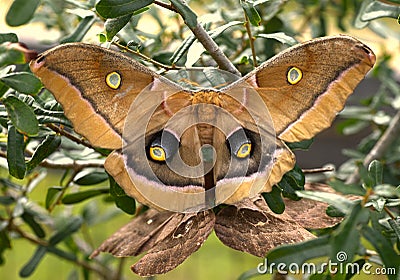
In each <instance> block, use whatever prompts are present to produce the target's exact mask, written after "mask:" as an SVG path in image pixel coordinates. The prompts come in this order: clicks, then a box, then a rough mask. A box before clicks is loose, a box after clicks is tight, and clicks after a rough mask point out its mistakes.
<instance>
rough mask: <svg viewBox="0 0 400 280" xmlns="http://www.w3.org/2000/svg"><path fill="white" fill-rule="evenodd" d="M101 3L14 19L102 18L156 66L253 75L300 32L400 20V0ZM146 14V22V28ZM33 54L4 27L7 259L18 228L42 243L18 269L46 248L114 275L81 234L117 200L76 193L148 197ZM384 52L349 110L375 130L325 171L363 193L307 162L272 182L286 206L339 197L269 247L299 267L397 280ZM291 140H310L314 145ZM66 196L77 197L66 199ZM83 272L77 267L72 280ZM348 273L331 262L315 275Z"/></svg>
mask: <svg viewBox="0 0 400 280" xmlns="http://www.w3.org/2000/svg"><path fill="white" fill-rule="evenodd" d="M96 2H97V1H94V0H91V1H78V0H69V1H60V0H48V1H39V0H29V1H25V0H23V1H20V0H14V1H13V3H12V5H11V7H10V8H9V10H8V12H7V15H6V22H7V24H8V25H9V26H20V25H24V24H29V22H32V21H37V22H41V23H42V24H43V25H45V26H46V28H48V29H55V30H58V31H59V32H60V37H59V38H52V39H51V42H50V43H66V42H77V41H82V40H84V39H86V37H85V36H86V35H87V33H88V32H89V31H90V30H91V29H93V28H94V27H96V26H104V32H102V33H101V34H99V36H98V39H97V40H98V41H101V42H102V43H106V44H115V45H117V46H118V47H120V48H122V49H123V50H125V51H127V52H128V53H130V54H131V55H134V56H135V59H138V60H141V61H142V62H143V63H144V64H146V65H147V66H148V67H153V68H155V69H157V70H159V72H165V71H169V70H172V69H179V68H181V67H191V66H215V67H217V66H218V67H220V68H222V69H226V70H228V71H231V72H234V73H235V71H237V70H236V69H238V70H239V71H240V72H241V74H245V73H247V72H249V71H250V70H252V69H253V68H254V66H257V65H258V64H260V63H261V62H262V61H265V60H267V59H268V58H269V57H271V56H272V55H274V54H275V53H277V52H279V51H280V50H282V49H284V48H285V47H287V46H290V45H294V44H296V43H297V42H298V41H303V40H304V38H307V37H319V36H324V35H326V34H332V33H337V32H342V33H350V34H351V32H352V31H353V30H354V27H356V28H364V30H366V32H367V31H368V32H370V33H369V34H377V36H382V37H384V38H387V39H388V40H389V39H390V40H400V34H399V33H398V25H397V22H396V20H392V19H398V17H399V13H400V12H399V11H400V6H399V4H400V3H399V1H397V0H392V1H385V2H380V1H376V0H366V1H357V0H355V1H344V0H343V1H306V0H302V1H289V2H286V1H284V0H272V1H267V0H258V1H252V0H239V1H233V0H225V1H207V2H204V1H190V2H189V3H188V4H189V5H187V4H186V3H184V2H182V1H181V0H170V2H161V1H154V0H147V1H140V0H100V1H98V2H97V3H96ZM382 18H385V19H384V20H382ZM145 20H147V21H149V22H150V23H148V24H149V25H151V30H152V31H150V30H147V28H143V24H142V23H143V21H145ZM396 29H397V32H396ZM153 30H154V31H153ZM202 31H205V32H202ZM40 39H42V40H46V41H48V40H49V38H40ZM92 40H93V39H92ZM213 44H214V45H213ZM213 46H218V50H219V51H221V50H223V52H224V53H225V55H226V57H227V59H226V58H222V59H221V58H220V57H219V56H218V55H220V54H218V51H215V49H213V48H212V47H213ZM32 56H34V54H33V53H32V51H30V50H29V49H27V48H26V47H25V46H24V45H23V44H21V43H19V38H18V37H17V35H16V34H13V33H2V34H0V102H1V104H0V125H1V127H2V134H1V136H2V139H3V141H1V142H0V156H1V157H3V158H5V159H7V163H6V165H7V166H6V168H7V171H6V172H3V173H2V174H5V173H7V174H9V175H5V176H3V178H0V190H1V193H0V264H3V263H4V262H6V261H7V258H6V257H7V250H10V249H11V248H12V244H13V243H14V242H16V240H17V238H22V239H26V240H28V241H29V242H31V243H32V244H34V245H35V246H37V247H36V248H37V249H36V251H35V252H34V254H33V256H32V257H31V259H30V260H29V261H28V262H27V263H25V264H21V265H20V267H19V268H18V269H19V274H20V276H21V277H29V276H31V275H32V273H33V272H34V270H35V268H36V267H37V266H38V265H40V260H41V259H42V258H43V257H44V256H45V255H46V254H53V255H56V256H57V257H59V258H60V259H64V260H66V261H69V262H73V263H75V264H76V268H77V269H79V268H80V269H82V275H83V278H84V279H89V275H91V274H95V275H96V278H108V279H110V278H111V276H119V275H120V271H119V270H118V269H115V268H114V267H113V266H112V265H110V259H107V258H103V259H100V260H97V261H94V260H89V259H88V255H89V254H90V253H91V251H92V250H93V247H92V244H91V242H90V240H89V239H90V238H78V237H76V233H77V232H84V231H85V227H91V226H94V225H95V224H96V223H101V222H103V221H105V220H109V219H112V218H113V217H114V213H116V208H115V207H113V206H112V207H110V206H108V208H107V209H112V210H110V211H109V212H107V213H105V214H101V215H97V213H93V212H91V211H90V207H89V206H88V205H89V204H86V206H83V207H82V202H87V201H91V200H94V199H95V198H102V200H96V201H99V203H101V204H106V205H109V204H110V202H111V203H112V202H114V203H115V205H116V206H117V207H118V208H120V209H122V210H123V211H125V212H126V213H129V214H134V213H135V212H137V211H140V208H139V207H138V209H136V208H135V201H134V200H133V199H132V198H130V197H127V196H126V195H125V193H124V192H123V190H122V189H121V188H120V187H119V186H118V185H116V184H115V182H114V181H113V180H112V178H108V176H107V174H105V172H104V169H103V161H102V159H103V157H104V155H106V154H107V153H108V152H109V151H104V150H96V149H93V147H91V146H90V145H89V144H88V143H87V142H86V141H85V140H84V139H81V138H80V136H78V135H76V134H75V133H74V132H73V130H72V127H71V125H70V123H69V121H68V120H67V119H66V118H65V117H64V115H63V113H62V108H60V106H59V105H58V104H57V103H56V102H55V101H54V99H53V98H52V95H51V94H50V93H49V92H48V91H46V90H41V84H40V81H39V80H38V79H37V78H36V77H35V76H33V75H32V74H31V73H30V72H29V68H28V66H27V63H28V62H29V60H30V59H31V58H32ZM390 62H391V56H390V55H388V54H387V55H385V54H382V55H381V57H379V64H378V65H377V66H376V67H375V68H374V70H373V73H372V75H373V77H374V78H375V79H378V80H379V82H380V86H379V89H378V90H377V91H376V93H375V94H374V95H372V96H370V97H368V98H366V99H365V100H363V101H362V103H361V104H360V105H358V106H352V107H347V108H346V109H345V110H344V111H343V113H342V114H341V116H342V118H343V119H344V120H343V121H342V122H341V124H340V125H339V129H340V132H341V133H343V134H345V135H352V134H355V133H357V132H360V131H364V132H367V134H368V135H367V136H365V137H364V139H363V140H362V141H361V142H360V143H359V145H358V146H357V147H355V148H354V149H352V150H346V151H344V152H345V154H346V155H347V156H348V157H349V160H348V162H346V163H345V164H344V165H343V166H341V167H340V168H339V170H338V172H337V173H336V174H335V175H334V176H333V177H332V178H330V179H329V182H330V185H331V186H332V188H333V189H335V190H336V191H337V192H338V193H341V194H343V195H353V196H357V198H356V199H355V200H354V199H350V198H349V197H345V196H339V195H328V194H326V193H311V192H307V191H303V190H302V186H303V185H304V182H303V181H304V177H303V175H302V172H301V170H300V168H299V167H296V169H295V170H293V171H291V173H288V174H287V175H286V176H285V177H284V179H283V180H282V182H281V183H280V184H278V186H275V187H274V190H273V192H272V193H270V194H265V197H266V199H267V201H269V203H270V207H271V208H272V209H274V210H275V211H276V212H282V211H283V209H284V205H282V203H283V201H282V199H281V195H282V194H283V195H284V196H286V197H290V198H291V199H300V198H301V197H303V198H309V199H314V200H319V201H324V202H327V203H328V204H330V205H332V206H333V207H330V208H328V211H329V212H330V213H333V214H336V215H344V216H345V219H344V220H343V222H342V223H341V224H340V225H339V226H338V227H336V228H333V229H325V230H323V231H321V232H317V234H318V235H319V237H318V238H317V239H315V240H311V241H307V242H304V243H301V244H295V245H286V246H281V247H278V248H276V249H274V250H272V251H270V252H269V253H268V255H267V258H268V261H270V262H275V263H283V264H290V263H297V264H299V265H300V264H301V263H303V262H306V261H307V260H310V259H312V258H316V257H327V258H329V259H330V260H331V261H333V262H337V261H339V262H340V263H342V264H348V263H359V264H365V263H376V264H378V265H380V266H382V267H385V268H391V267H394V268H396V269H397V276H396V275H394V274H387V278H388V279H398V277H399V270H400V269H399V267H400V257H399V251H400V217H399V208H400V207H399V206H400V189H399V184H400V183H399V182H400V171H399V170H400V169H399V166H400V148H399V147H400V137H396V136H397V135H399V131H400V129H399V127H400V120H399V118H400V117H399V116H400V87H399V84H398V82H397V81H396V79H395V72H394V69H392V68H391V66H390V65H391V64H390ZM393 135H394V136H393ZM390 136H391V137H390ZM292 145H293V147H300V148H307V147H308V146H309V145H310V143H300V144H292ZM371 150H373V151H374V154H373V157H371ZM375 152H376V153H375ZM373 159H378V160H373ZM2 169H4V168H2ZM51 170H63V172H64V173H63V175H62V178H61V179H60V182H59V185H57V186H49V187H48V188H47V193H46V194H44V195H42V196H41V198H40V199H39V200H34V199H32V192H34V190H35V188H36V187H37V185H38V184H39V183H40V182H41V181H43V180H46V179H47V177H48V176H49V175H48V174H50V173H51ZM359 178H360V179H359ZM345 180H347V181H348V182H347V183H345V182H344V181H345ZM107 182H109V183H107ZM108 185H109V186H110V187H109V186H108ZM66 205H72V206H73V208H72V210H71V208H68V207H66ZM57 210H59V211H57ZM118 212H121V211H118ZM60 244H62V246H60ZM340 252H345V258H343V259H339V258H342V257H343V256H342V255H339V253H340ZM76 275H77V274H76V271H74V272H72V273H71V277H72V278H71V279H74V278H73V277H77V276H76ZM256 275H258V272H257V271H256V270H252V271H247V272H245V273H244V274H243V275H242V276H241V277H240V278H241V279H247V278H251V277H253V276H256ZM352 276H353V275H351V273H348V274H347V275H346V273H337V274H334V275H333V274H329V271H325V272H322V273H319V274H318V273H317V274H315V275H312V276H311V277H310V279H350V278H351V277H352ZM121 277H122V276H121ZM114 279H117V278H114Z"/></svg>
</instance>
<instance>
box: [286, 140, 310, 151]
mask: <svg viewBox="0 0 400 280" xmlns="http://www.w3.org/2000/svg"><path fill="white" fill-rule="evenodd" d="M313 142H314V139H313V138H311V139H308V140H303V141H300V142H293V143H286V145H287V146H288V147H289V148H290V149H291V150H308V149H309V148H310V146H311V144H312V143H313Z"/></svg>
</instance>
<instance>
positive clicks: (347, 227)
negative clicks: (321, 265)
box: [330, 203, 369, 263]
mask: <svg viewBox="0 0 400 280" xmlns="http://www.w3.org/2000/svg"><path fill="white" fill-rule="evenodd" d="M339 209H340V208H339ZM368 221H369V211H368V209H366V208H364V207H362V206H361V203H358V204H356V205H355V206H354V207H353V209H352V211H351V213H350V215H349V216H348V217H347V218H346V219H345V220H344V221H343V222H342V223H341V224H340V226H339V228H338V229H337V230H336V231H335V232H334V234H333V235H332V236H331V241H330V242H331V247H332V255H331V260H335V262H336V261H337V262H340V263H348V262H351V261H352V260H353V258H354V256H355V254H356V252H357V250H358V247H359V245H360V233H359V231H358V229H359V228H360V227H362V226H364V225H367V224H368Z"/></svg>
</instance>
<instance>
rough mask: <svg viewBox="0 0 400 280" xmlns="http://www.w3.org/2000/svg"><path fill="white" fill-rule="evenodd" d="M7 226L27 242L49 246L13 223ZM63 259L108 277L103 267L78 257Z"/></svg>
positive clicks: (107, 272)
mask: <svg viewBox="0 0 400 280" xmlns="http://www.w3.org/2000/svg"><path fill="white" fill-rule="evenodd" d="M9 228H10V230H12V231H14V232H16V233H18V235H19V236H21V237H22V238H24V239H26V240H28V241H29V242H31V243H33V244H35V245H39V246H43V247H49V243H48V242H47V241H45V240H41V239H38V238H36V237H35V236H33V235H30V234H28V233H26V232H24V231H23V230H22V229H21V228H19V227H18V226H17V225H15V224H14V223H10V225H9ZM58 257H60V258H63V257H62V256H58ZM64 259H65V260H67V261H70V262H72V263H74V264H76V265H78V266H81V267H83V268H85V269H87V270H90V271H93V272H95V273H96V274H98V275H99V276H100V277H101V278H102V279H108V278H109V275H110V272H109V271H106V270H105V269H100V268H98V267H96V266H93V265H91V264H89V263H88V262H85V261H82V260H79V259H75V260H72V259H68V258H64Z"/></svg>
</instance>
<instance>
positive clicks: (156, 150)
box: [149, 146, 166, 161]
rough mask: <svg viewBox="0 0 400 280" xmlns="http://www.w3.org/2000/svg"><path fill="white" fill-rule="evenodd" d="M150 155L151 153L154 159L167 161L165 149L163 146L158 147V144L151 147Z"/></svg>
mask: <svg viewBox="0 0 400 280" xmlns="http://www.w3.org/2000/svg"><path fill="white" fill-rule="evenodd" d="M149 155H150V157H151V159H153V160H155V161H165V160H166V156H165V151H164V149H163V148H162V147H157V146H155V147H150V150H149Z"/></svg>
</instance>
